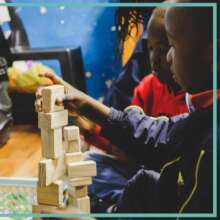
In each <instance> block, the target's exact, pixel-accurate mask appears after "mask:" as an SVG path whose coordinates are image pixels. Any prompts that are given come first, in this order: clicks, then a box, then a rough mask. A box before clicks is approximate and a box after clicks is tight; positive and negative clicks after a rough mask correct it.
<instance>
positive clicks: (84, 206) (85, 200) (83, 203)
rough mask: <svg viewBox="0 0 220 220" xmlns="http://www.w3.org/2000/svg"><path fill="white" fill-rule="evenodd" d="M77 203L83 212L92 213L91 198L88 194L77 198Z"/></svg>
mask: <svg viewBox="0 0 220 220" xmlns="http://www.w3.org/2000/svg"><path fill="white" fill-rule="evenodd" d="M76 203H77V207H78V208H79V209H80V210H82V212H86V213H90V199H89V197H88V196H85V197H82V198H77V200H76Z"/></svg>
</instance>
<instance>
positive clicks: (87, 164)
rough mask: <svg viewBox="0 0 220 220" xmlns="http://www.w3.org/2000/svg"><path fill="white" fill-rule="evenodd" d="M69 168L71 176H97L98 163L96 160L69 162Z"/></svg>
mask: <svg viewBox="0 0 220 220" xmlns="http://www.w3.org/2000/svg"><path fill="white" fill-rule="evenodd" d="M67 170H68V176H69V177H70V178H75V177H88V176H96V163H95V162H94V161H81V162H75V163H69V164H68V165H67Z"/></svg>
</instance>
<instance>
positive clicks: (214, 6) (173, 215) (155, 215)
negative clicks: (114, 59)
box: [0, 2, 217, 218]
mask: <svg viewBox="0 0 220 220" xmlns="http://www.w3.org/2000/svg"><path fill="white" fill-rule="evenodd" d="M0 6H11V7H15V6H16V7H17V6H19V7H40V6H45V7H59V6H65V7H74V8H85V7H158V6H162V7H211V8H212V9H213V212H212V213H180V214H178V213H137V214H134V213H124V214H107V213H103V214H101V213H100V214H99V213H92V214H86V213H84V214H83V213H82V214H71V213H69V214H33V213H27V214H0V217H12V218H15V217H16V218H22V217H105V218H114V217H120V218H128V217H131V218H144V217H145V218H158V217H159V218H169V217H170V218H215V217H217V3H98V2H96V3H95V2H91V3H86V4H83V3H70V2H62V3H58V2H53V3H52V2H51V3H40V2H39V3H36V2H35V3H34V2H29V3H0Z"/></svg>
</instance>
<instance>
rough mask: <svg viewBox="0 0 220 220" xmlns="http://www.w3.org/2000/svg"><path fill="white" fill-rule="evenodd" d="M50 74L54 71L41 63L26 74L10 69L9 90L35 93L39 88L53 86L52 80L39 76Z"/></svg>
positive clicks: (16, 69)
mask: <svg viewBox="0 0 220 220" xmlns="http://www.w3.org/2000/svg"><path fill="white" fill-rule="evenodd" d="M50 72H52V73H53V70H52V69H50V68H48V67H46V66H44V65H43V64H40V63H36V64H34V65H33V66H32V67H31V68H30V69H29V70H28V71H26V72H22V71H21V70H19V69H18V68H15V67H10V68H8V77H9V89H10V90H13V91H16V92H24V93H35V92H36V90H37V88H38V87H39V86H45V85H52V84H53V82H52V81H51V80H50V79H48V78H46V77H40V76H39V74H42V73H50Z"/></svg>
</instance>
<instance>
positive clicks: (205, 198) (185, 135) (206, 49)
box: [36, 7, 220, 213]
mask: <svg viewBox="0 0 220 220" xmlns="http://www.w3.org/2000/svg"><path fill="white" fill-rule="evenodd" d="M165 24H166V32H167V35H168V38H169V42H170V50H169V52H168V55H167V59H168V61H169V62H170V67H171V70H172V73H173V76H174V78H175V80H176V81H177V82H178V83H179V84H180V85H181V87H182V88H183V89H185V90H186V91H187V92H188V93H190V94H191V95H190V96H189V99H190V102H191V103H192V105H193V106H194V112H192V113H190V114H189V115H180V116H176V117H172V118H167V117H159V118H153V117H149V116H146V115H145V114H144V113H143V111H142V110H141V109H139V108H136V107H129V108H127V109H126V110H125V111H124V112H122V111H118V110H115V109H113V108H110V109H109V108H108V107H106V106H104V105H103V104H101V103H99V102H97V101H95V100H93V99H92V98H90V97H88V96H87V95H85V94H83V93H81V92H79V91H77V90H76V89H74V88H72V89H70V90H69V91H68V94H67V96H66V98H65V100H63V101H64V104H65V106H66V107H67V108H68V110H69V112H70V115H71V114H76V113H77V114H79V115H81V116H82V117H87V118H88V119H90V120H92V121H95V122H96V123H99V124H100V125H101V126H102V134H103V135H104V136H105V137H107V138H108V139H109V140H110V141H111V142H112V143H113V144H116V145H117V146H118V147H120V148H121V150H123V151H124V152H126V153H127V154H130V155H132V157H133V158H136V160H137V162H139V163H140V164H144V165H145V167H146V168H147V169H141V170H140V171H139V172H138V173H137V174H136V175H135V176H134V177H133V178H132V179H131V180H130V181H129V182H128V184H127V185H126V187H125V189H124V192H123V193H122V196H121V197H120V199H119V200H118V203H117V205H116V206H115V208H114V209H112V211H115V212H127V213H132V212H133V213H134V212H141V213H143V212H148V213H152V212H160V213H164V212H170V213H182V212H184V213H211V212H212V209H213V142H214V141H215V140H213V103H212V101H213V84H212V77H213V72H212V61H213V58H212V48H213V45H212V43H213V42H212V39H213V34H212V9H211V8H189V7H186V8H185V7H183V8H180V7H172V8H169V9H168V10H167V13H166V18H165ZM218 85H219V84H218ZM219 99H220V91H219V90H218V92H217V102H218V106H219ZM58 101H59V100H58ZM60 103H61V100H60ZM36 107H37V108H38V110H40V101H39V100H37V104H36ZM219 113H220V112H219V108H218V115H219ZM219 125H220V121H219V117H218V118H217V126H218V127H217V132H218V133H217V138H218V139H217V150H218V152H219V144H220V142H219V137H220V133H219ZM155 161H157V162H156V164H155ZM156 166H158V169H155V167H156ZM151 167H154V169H155V170H157V171H155V170H151ZM161 167H162V168H161ZM216 185H218V184H216Z"/></svg>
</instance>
